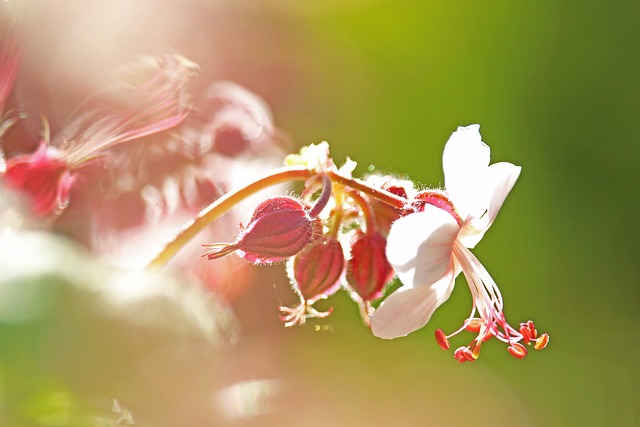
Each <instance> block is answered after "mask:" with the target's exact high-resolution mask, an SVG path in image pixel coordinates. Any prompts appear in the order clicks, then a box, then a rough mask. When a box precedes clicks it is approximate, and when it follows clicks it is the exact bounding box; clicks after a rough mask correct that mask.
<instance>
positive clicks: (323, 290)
mask: <svg viewBox="0 0 640 427" xmlns="http://www.w3.org/2000/svg"><path fill="white" fill-rule="evenodd" d="M345 264H346V262H345V259H344V252H343V251H342V245H341V244H340V242H339V241H338V240H337V239H335V238H324V239H321V240H318V241H316V242H314V243H313V244H312V245H311V246H310V247H309V249H307V250H305V251H304V252H301V253H300V254H298V255H297V256H296V257H295V258H294V260H293V278H294V285H295V286H296V287H297V288H298V290H299V291H300V295H302V298H303V299H304V300H305V301H310V302H313V301H314V300H316V299H318V298H319V297H323V296H329V295H331V294H333V293H334V292H335V291H337V290H338V288H339V287H340V281H341V279H342V277H343V275H344V271H345Z"/></svg>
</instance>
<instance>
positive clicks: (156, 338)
mask: <svg viewBox="0 0 640 427" xmlns="http://www.w3.org/2000/svg"><path fill="white" fill-rule="evenodd" d="M27 3H28V5H27V6H26V7H24V10H23V13H22V18H21V19H22V22H23V25H24V26H25V28H29V29H30V31H31V33H30V42H29V47H28V50H27V51H26V53H25V59H24V62H23V68H22V70H21V74H20V77H19V79H18V82H17V83H16V93H18V94H19V95H20V96H24V97H25V98H28V97H29V96H33V95H29V94H33V93H37V94H40V96H43V95H41V94H43V93H44V94H46V102H45V104H44V105H45V107H42V108H43V109H44V111H42V113H43V114H45V115H47V117H49V118H50V120H51V121H52V122H53V123H54V126H55V119H56V118H57V117H58V116H63V115H64V114H66V113H68V111H69V110H70V109H71V108H72V106H73V105H75V104H77V103H78V102H79V101H80V100H82V99H83V98H84V97H86V94H87V93H91V92H93V91H95V90H96V88H99V87H100V81H101V80H103V79H104V78H105V76H107V75H109V73H111V72H112V71H113V70H114V69H115V68H117V67H118V66H120V65H122V64H123V63H126V62H127V61H130V60H131V59H132V58H134V57H136V56H137V55H139V54H153V53H157V52H159V51H163V50H167V49H169V50H172V51H176V52H179V53H181V54H182V55H184V56H186V57H188V58H190V59H192V60H193V61H195V62H197V63H198V64H200V66H201V74H200V77H199V79H198V81H197V82H196V83H195V84H194V90H195V91H196V92H197V90H198V88H199V87H200V86H198V85H204V83H203V82H208V81H211V80H214V79H215V80H219V79H222V80H231V81H234V82H237V83H239V84H240V85H242V86H244V87H246V88H247V89H249V90H251V91H253V92H255V93H256V94H258V95H259V96H261V97H263V98H264V99H265V100H266V101H267V103H268V104H269V106H270V107H271V109H272V112H273V114H274V117H275V122H276V124H277V126H278V127H280V128H281V129H283V130H284V131H285V132H287V134H288V138H287V141H288V142H287V144H288V145H287V147H285V148H286V149H287V150H294V151H295V150H297V148H298V147H300V146H302V145H306V144H309V143H316V142H320V141H322V140H327V141H329V143H330V144H331V150H332V153H333V155H334V158H335V159H336V160H337V161H340V160H341V159H343V158H344V157H345V156H350V157H351V158H353V159H354V160H356V161H357V162H358V163H359V167H358V169H357V170H356V174H363V173H366V172H367V171H371V170H375V171H382V172H389V173H401V174H406V175H407V176H409V177H410V178H412V179H413V180H415V181H416V182H418V183H421V184H423V185H431V186H438V185H440V184H441V183H442V181H443V176H442V167H441V158H442V157H441V156H442V149H443V147H444V143H445V142H446V140H447V138H448V136H449V135H450V134H451V132H453V131H454V130H455V129H456V127H457V126H459V125H468V124H472V123H480V124H481V132H482V135H483V139H484V141H485V142H487V143H488V144H489V145H490V146H491V149H492V154H493V156H492V161H494V162H495V161H509V162H512V163H515V164H518V165H521V166H522V168H523V172H522V174H521V176H520V179H519V182H518V183H517V185H516V187H515V188H514V190H513V191H512V193H511V195H510V196H509V198H508V201H507V202H506V204H505V206H504V207H503V210H502V212H501V215H500V217H499V219H498V220H497V222H496V223H495V225H494V226H493V228H492V230H491V232H490V233H488V234H487V236H486V237H485V238H484V240H483V241H482V243H481V244H480V245H479V246H478V248H477V249H476V250H475V251H474V252H475V254H476V255H477V256H478V258H479V259H480V260H481V261H482V262H483V263H484V264H485V266H486V267H487V269H488V270H489V271H490V272H491V273H492V275H493V277H494V279H495V280H496V281H497V283H498V284H499V285H500V287H501V290H502V292H503V295H504V298H505V301H506V314H507V316H508V317H509V318H510V319H511V321H512V322H513V323H518V322H520V321H526V320H528V319H529V318H532V319H534V320H535V321H536V325H537V326H538V329H539V330H543V331H546V332H548V333H549V334H550V335H551V342H550V344H549V346H548V348H547V349H545V351H543V352H532V353H531V354H530V355H529V356H528V357H527V358H525V359H524V360H516V359H514V358H512V357H511V356H510V355H509V354H508V353H507V352H506V351H505V348H504V347H503V346H501V345H498V344H497V343H493V342H489V343H487V346H486V348H484V350H483V354H482V356H481V358H480V359H479V360H478V361H477V362H476V363H473V364H471V363H467V364H463V365H459V364H458V363H457V362H456V361H455V360H454V359H453V355H452V352H451V351H450V352H443V351H442V350H441V349H440V348H439V347H438V346H437V345H436V343H435V340H434V338H433V332H434V330H435V329H436V328H437V327H442V328H443V329H445V330H453V329H454V328H456V327H457V325H458V324H459V323H460V321H461V320H462V319H463V318H464V316H466V315H467V313H468V309H469V304H470V297H469V292H468V290H467V289H466V285H465V283H464V281H463V280H462V278H460V279H458V283H457V287H456V290H455V291H454V293H453V295H452V298H451V300H450V301H449V302H448V303H447V304H445V305H444V306H442V307H441V308H440V309H439V310H438V311H437V312H436V314H435V315H434V317H433V319H432V320H431V322H430V324H429V325H427V326H426V327H425V328H424V329H422V330H421V331H418V332H416V333H414V334H412V335H410V336H409V337H406V338H403V339H398V340H394V341H383V340H379V339H376V338H375V337H373V336H371V334H370V332H369V331H368V330H367V329H366V328H365V327H364V326H363V325H362V323H361V321H360V318H359V315H358V310H357V307H356V305H355V304H353V303H352V302H351V301H350V300H349V298H348V296H347V295H337V296H335V297H333V298H332V299H331V300H330V301H328V302H327V306H328V305H331V306H333V307H334V309H335V311H334V314H333V315H332V317H330V318H329V319H326V320H324V321H321V322H310V324H308V325H306V326H305V327H301V328H296V329H285V328H283V327H282V326H281V324H280V322H279V320H278V318H277V315H278V312H277V306H278V305H279V304H290V303H292V302H294V300H295V298H294V297H293V295H292V294H291V293H290V291H289V290H288V289H287V286H286V280H285V278H284V275H283V272H282V268H281V266H280V267H279V266H274V267H271V268H264V269H260V271H259V272H256V273H255V274H256V280H255V282H256V283H255V284H254V285H253V286H252V287H250V288H249V289H248V290H247V291H246V292H244V293H243V294H242V295H240V296H238V297H236V298H235V299H234V300H233V302H232V303H231V307H230V308H231V309H232V310H233V312H234V313H235V320H231V315H230V314H229V313H228V312H227V308H225V307H226V306H224V305H222V303H220V305H219V306H218V305H216V306H215V307H213V308H212V307H211V306H207V307H205V308H202V310H203V311H204V312H209V313H210V312H211V310H213V311H214V312H215V313H216V317H219V319H216V322H217V323H216V325H213V326H212V325H209V328H210V329H209V331H210V332H211V330H213V329H216V330H217V328H222V329H225V330H227V329H228V328H229V327H231V326H230V325H233V330H234V331H235V332H233V333H232V338H229V337H228V336H227V337H225V335H224V334H222V335H220V334H218V332H216V333H215V334H214V333H213V332H211V333H210V334H208V335H206V337H205V338H203V336H202V334H195V335H193V334H191V335H190V334H189V333H187V332H185V331H184V330H183V329H185V328H186V329H188V327H187V326H184V324H187V323H188V322H187V321H181V320H180V319H182V317H180V316H183V315H184V314H180V315H178V314H176V315H175V316H176V317H175V319H177V320H175V321H166V319H167V316H168V318H169V319H174V318H173V317H171V316H173V314H171V313H173V311H171V310H174V311H175V310H178V311H180V309H179V308H175V307H172V308H171V307H169V308H167V309H166V311H164V309H158V310H159V312H155V314H153V315H149V316H146V314H145V313H147V310H146V309H145V308H144V307H145V306H146V305H149V304H151V305H156V303H155V302H154V301H156V299H153V298H155V295H154V296H153V298H152V297H149V300H148V301H146V300H144V299H143V300H142V302H140V301H139V303H140V307H138V306H135V305H123V307H126V309H119V311H118V310H115V309H113V310H111V311H108V313H110V314H109V315H104V313H105V311H104V310H103V309H100V310H93V308H92V307H94V306H100V307H102V308H104V307H103V305H104V304H102V303H100V304H98V303H97V302H96V301H103V296H104V295H102V293H101V292H103V291H100V290H98V291H97V290H95V289H96V288H92V287H91V286H85V285H84V282H88V283H92V282H93V281H100V280H103V279H104V277H111V276H110V275H115V276H117V277H119V278H118V279H117V280H116V279H113V280H114V281H115V282H117V283H120V284H121V283H128V282H135V281H136V280H138V282H141V281H147V280H151V281H153V280H154V279H149V278H145V279H144V280H143V279H136V278H133V279H132V278H125V279H123V278H122V277H120V276H121V275H122V274H124V273H114V272H110V273H100V272H103V270H102V269H108V267H105V266H104V265H100V266H99V267H95V268H93V267H88V266H93V265H94V264H93V263H96V262H97V261H95V260H89V259H87V258H86V257H88V255H87V254H82V252H83V250H82V249H78V248H73V247H68V246H67V244H66V243H61V242H59V241H58V240H57V239H53V238H50V237H42V236H40V237H38V238H35V240H28V242H29V243H28V244H25V243H24V242H25V239H21V240H20V241H21V242H22V243H21V244H18V243H15V242H14V243H12V244H10V245H9V244H4V245H2V246H1V248H2V249H1V250H2V253H1V254H0V255H1V258H2V259H3V262H4V266H5V267H6V266H8V265H10V264H11V265H14V266H15V264H17V263H18V261H20V263H22V264H23V265H24V266H25V267H24V269H23V270H21V271H31V272H33V271H35V272H36V273H37V274H39V275H38V276H37V277H36V279H33V280H31V281H30V282H29V286H30V287H29V288H28V289H29V290H30V291H29V292H31V294H29V295H31V297H32V299H33V301H40V302H42V304H41V305H37V304H36V305H35V306H33V307H35V308H33V307H32V308H33V309H34V310H36V312H37V313H38V314H36V315H33V316H26V317H25V316H23V317H20V316H18V317H15V316H14V317H13V318H12V319H13V320H12V321H7V319H9V317H7V316H5V321H4V322H3V324H2V327H1V328H0V341H2V345H1V346H0V361H1V363H2V365H1V370H0V401H1V403H0V424H2V425H6V426H22V425H25V426H30V425H43V426H44V425H46V426H62V425H126V424H127V423H129V424H130V423H132V422H133V423H135V424H134V425H141V426H205V425H207V426H208V425H232V426H235V425H238V426H245V425H249V426H253V425H255V426H263V425H264V426H269V425H299V426H321V425H322V426H326V425H336V426H365V425H368V426H405V425H406V426H457V425H463V424H473V425H478V426H489V425H492V426H503V425H504V426H507V425H509V426H513V425H516V426H578V425H580V426H634V425H638V424H639V423H640V413H639V410H638V408H639V407H640V406H639V404H640V399H639V398H638V395H639V393H640V386H639V385H638V384H640V374H639V372H640V371H639V369H638V362H637V360H638V356H637V355H638V352H639V351H640V345H639V344H638V322H639V321H640V316H639V313H638V303H639V302H640V295H639V292H638V284H639V283H640V282H639V280H638V277H640V271H639V268H638V266H639V264H640V263H639V262H638V256H639V254H640V251H639V249H640V248H639V245H638V241H639V240H640V232H639V229H640V227H639V225H638V224H639V222H638V219H637V212H638V207H639V204H638V196H639V194H638V186H639V184H640V180H639V176H638V166H640V162H639V160H638V159H639V158H640V149H639V148H638V147H639V144H638V143H637V136H636V135H637V132H636V131H635V125H634V123H635V122H636V121H637V119H638V116H639V114H640V87H639V79H638V75H640V74H639V72H640V67H639V66H640V56H639V55H638V49H639V47H640V46H639V43H638V40H640V34H639V33H640V31H639V30H638V28H640V27H639V26H638V17H639V16H640V7H639V6H638V3H637V2H631V1H622V0H620V1H613V2H600V1H591V0H581V1H573V0H569V1H563V2H559V1H537V2H520V1H496V2H471V1H446V2H445V1H417V0H416V1H409V0H402V1H391V0H341V1H333V0H326V1H316V2H305V1H299V0H270V1H267V0H264V1H257V2H256V1H248V0H247V1H204V0H203V1H195V0H194V1H151V0H145V1H137V2H129V1H120V0H118V1H109V2H100V1H93V0H92V1H87V0H77V1H72V0H64V1H62V0H61V1H57V2H47V1H37V0H35V1H29V2H27ZM198 82H201V83H198ZM35 120H36V121H37V120H38V118H37V117H36V118H35ZM14 244H15V246H13V245H14ZM14 248H20V250H18V249H14ZM79 252H80V253H79ZM84 252H86V250H84ZM202 262H205V261H202ZM96 271H97V272H99V273H96ZM109 271H110V270H109ZM2 274H3V273H2V272H0V275H2ZM167 274H168V273H167ZM94 276H97V277H94ZM16 280H17V279H16ZM157 280H159V281H163V280H165V279H164V278H160V279H157ZM5 282H7V283H8V282H11V283H13V284H14V285H15V284H16V283H18V284H19V286H22V292H25V291H24V287H25V286H26V285H24V284H20V283H19V281H13V279H11V280H9V279H7V276H6V275H5ZM109 283H112V282H109ZM109 286H110V285H109ZM167 286H168V287H169V288H171V286H174V284H173V282H172V284H168V285H167ZM5 288H6V289H5ZM5 288H3V289H5V290H3V293H4V295H5V298H9V297H10V296H11V297H13V298H16V295H21V296H22V295H23V294H22V293H17V294H16V292H17V291H16V290H15V286H14V288H11V289H13V290H11V289H10V288H7V287H6V286H5ZM7 289H9V290H7ZM99 289H102V288H100V287H99ZM171 289H173V288H171ZM163 295H164V296H165V297H166V295H173V294H171V292H169V293H164V294H163ZM25 298H26V297H25ZM34 298H35V299H34ZM207 298H209V297H204V296H200V297H197V298H196V300H198V301H202V300H203V299H205V300H206V299H207ZM165 299H166V298H165ZM169 299H171V298H169ZM145 301H146V302H145ZM207 301H208V300H207ZM209 302H211V301H209ZM129 303H130V301H129V302H128V303H127V304H129ZM114 304H115V303H114ZM185 304H187V303H185ZM216 304H217V303H216ZM0 305H1V304H0ZM116 305H117V304H116ZM186 307H188V308H186V309H184V310H185V311H186V312H188V313H190V314H191V315H194V309H193V307H192V306H191V305H189V304H187V305H186ZM189 307H191V308H189ZM114 310H115V311H114ZM5 311H6V310H5ZM114 312H117V315H114V314H113V313H114ZM96 313H99V314H96ZM167 313H169V314H167ZM184 316H186V315H184ZM203 316H204V315H203ZM140 317H144V321H141V320H140ZM163 318H164V320H165V321H163ZM25 319H26V320H25ZM34 319H35V320H34ZM176 325H182V326H184V328H182V327H177V329H176V327H175V326H176ZM220 325H223V326H220ZM201 327H202V325H200V326H199V327H198V328H200V329H201ZM196 329H197V328H196ZM456 339H457V340H459V341H460V342H458V341H455V343H454V344H453V345H454V346H457V345H458V344H459V345H464V344H466V343H467V342H466V338H456ZM212 342H214V344H212Z"/></svg>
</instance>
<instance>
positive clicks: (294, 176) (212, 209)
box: [145, 167, 407, 269]
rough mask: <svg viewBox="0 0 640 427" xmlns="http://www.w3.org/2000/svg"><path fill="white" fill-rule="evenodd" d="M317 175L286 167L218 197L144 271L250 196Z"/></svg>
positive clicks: (398, 200)
mask: <svg viewBox="0 0 640 427" xmlns="http://www.w3.org/2000/svg"><path fill="white" fill-rule="evenodd" d="M325 173H326V175H325V176H328V177H329V179H330V180H331V182H333V183H337V184H341V185H343V186H345V187H350V188H352V189H354V190H357V191H361V192H363V193H365V194H367V195H368V196H370V197H372V198H374V199H377V200H379V201H381V202H383V203H386V204H388V205H390V206H393V207H395V208H398V209H400V208H403V207H404V206H405V205H406V203H407V200H405V199H404V198H402V197H400V196H396V195H395V194H392V193H390V192H388V191H385V190H383V189H381V188H375V187H372V186H370V185H369V184H367V183H366V182H364V181H361V180H359V179H356V178H351V177H346V176H342V175H340V174H339V173H338V172H336V171H333V170H330V171H326V172H325ZM317 174H318V172H317V171H315V170H310V169H307V168H305V167H286V168H281V169H276V170H275V171H273V172H272V173H270V174H269V175H267V176H265V177H263V178H260V179H258V180H257V181H254V182H252V183H251V184H249V185H246V186H244V187H242V188H240V189H238V190H236V191H232V192H230V193H227V194H225V195H224V196H222V197H220V198H219V199H217V200H216V201H214V202H213V203H212V204H210V205H209V206H208V207H206V208H205V209H204V210H203V211H202V212H200V213H199V214H198V216H197V217H196V218H195V219H194V220H193V221H191V222H190V223H189V224H187V225H186V226H185V227H184V228H183V229H182V231H181V232H180V233H179V234H178V235H177V236H176V238H175V239H173V240H172V241H170V242H169V243H168V244H167V245H166V246H165V247H164V249H162V251H160V253H159V254H158V255H156V256H155V257H154V258H153V259H152V260H151V261H150V262H149V263H148V264H147V266H146V267H145V268H147V269H151V268H159V267H162V266H163V265H165V264H166V263H167V262H169V260H170V259H171V258H172V257H173V256H174V255H175V254H176V253H177V252H178V251H179V250H180V249H182V247H183V246H185V245H186V244H187V243H188V242H189V241H190V240H191V239H193V238H194V237H195V236H196V235H197V234H198V233H200V232H201V231H202V230H203V229H204V228H205V227H206V226H208V225H209V224H211V223H212V222H213V221H215V220H216V219H217V218H218V217H220V216H221V215H223V214H224V213H226V212H227V211H228V210H229V209H231V208H232V207H233V206H234V205H236V204H237V203H239V202H240V201H242V200H244V199H245V198H247V197H249V196H251V195H252V194H254V193H256V192H258V191H260V190H263V189H265V188H267V187H270V186H272V185H276V184H281V183H283V182H287V181H292V180H306V179H308V178H311V177H312V176H314V175H317ZM324 185H325V191H323V195H322V196H321V198H322V197H323V196H324V197H325V198H327V200H328V197H329V196H330V193H331V192H330V191H326V189H327V188H328V189H330V188H331V187H330V186H327V183H326V182H325V183H324ZM318 213H319V212H318Z"/></svg>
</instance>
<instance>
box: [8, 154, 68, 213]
mask: <svg viewBox="0 0 640 427" xmlns="http://www.w3.org/2000/svg"><path fill="white" fill-rule="evenodd" d="M74 180H75V176H73V175H72V173H71V171H70V170H69V167H68V165H67V163H66V162H65V161H64V160H63V159H61V158H58V157H56V156H55V154H54V152H52V151H51V150H49V149H48V148H47V146H46V145H45V144H42V145H40V147H39V148H38V149H37V150H36V151H35V152H34V153H32V154H24V155H20V156H16V157H13V158H11V159H9V160H7V164H6V170H5V172H4V182H5V183H6V185H7V186H8V187H10V188H13V189H15V190H18V191H20V192H22V193H23V194H25V195H26V196H27V197H29V198H30V200H31V206H32V208H33V211H34V212H35V213H36V214H37V215H40V216H44V215H48V214H51V213H54V212H58V211H60V210H62V209H64V208H65V207H66V205H67V203H68V202H69V193H70V191H71V186H72V185H73V182H74Z"/></svg>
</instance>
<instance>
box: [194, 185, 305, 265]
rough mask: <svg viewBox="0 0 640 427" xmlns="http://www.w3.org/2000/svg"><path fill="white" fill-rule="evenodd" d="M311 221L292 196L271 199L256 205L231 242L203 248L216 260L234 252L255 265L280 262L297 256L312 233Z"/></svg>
mask: <svg viewBox="0 0 640 427" xmlns="http://www.w3.org/2000/svg"><path fill="white" fill-rule="evenodd" d="M315 229H316V225H315V220H314V219H313V218H311V217H310V216H309V213H308V212H307V209H306V208H305V207H304V206H303V204H302V203H300V202H299V201H297V200H296V199H294V198H292V197H285V196H281V197H271V198H269V199H267V200H265V201H264V202H262V203H260V205H258V207H257V208H256V210H255V211H254V212H253V215H252V216H251V219H250V220H249V223H248V224H247V226H246V227H245V228H244V229H243V230H242V232H241V233H240V235H239V236H238V239H237V240H236V242H235V243H231V244H212V245H205V246H207V247H211V248H212V250H211V251H209V252H207V253H205V254H204V255H203V256H207V257H208V258H209V259H216V258H220V257H223V256H225V255H228V254H230V253H232V252H237V253H238V255H239V256H241V257H242V258H244V259H246V260H247V261H250V262H253V263H256V264H266V263H273V262H281V261H284V260H286V259H287V258H289V257H292V256H294V255H297V254H298V253H299V252H300V251H301V250H303V249H304V248H305V247H306V246H307V245H308V244H309V243H311V240H312V239H313V236H314V234H315Z"/></svg>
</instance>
